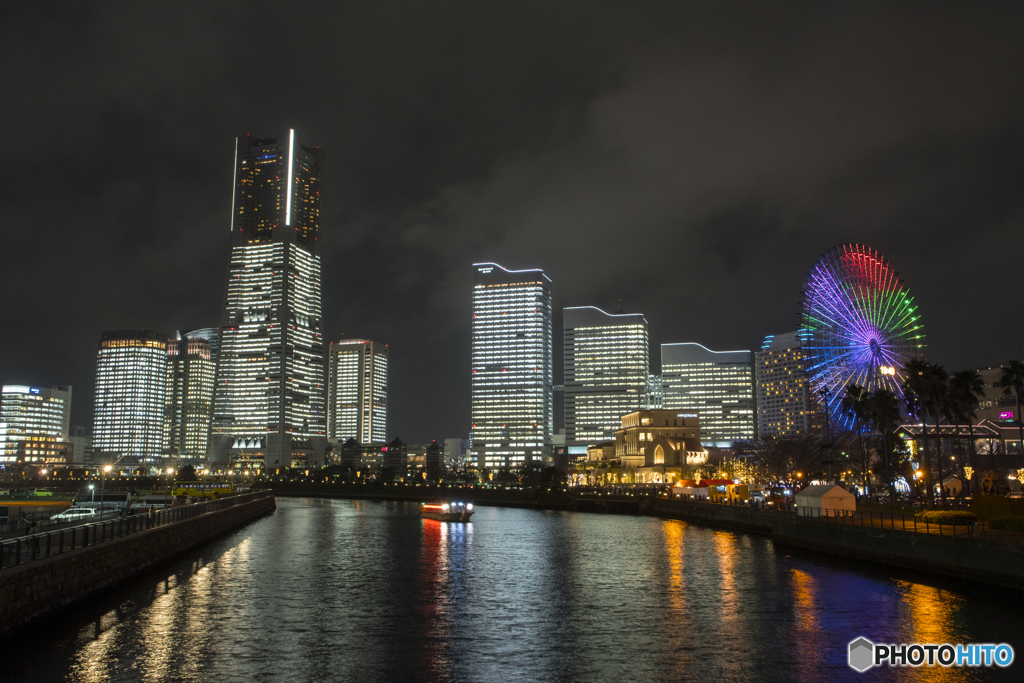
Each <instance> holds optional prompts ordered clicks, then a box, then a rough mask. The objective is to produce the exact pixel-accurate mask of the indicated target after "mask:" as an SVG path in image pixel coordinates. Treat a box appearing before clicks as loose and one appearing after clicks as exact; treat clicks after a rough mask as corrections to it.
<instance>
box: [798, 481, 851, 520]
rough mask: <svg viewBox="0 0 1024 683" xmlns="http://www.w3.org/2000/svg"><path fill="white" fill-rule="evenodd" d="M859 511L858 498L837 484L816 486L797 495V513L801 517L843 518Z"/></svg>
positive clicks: (809, 487)
mask: <svg viewBox="0 0 1024 683" xmlns="http://www.w3.org/2000/svg"><path fill="white" fill-rule="evenodd" d="M856 510H857V498H856V497H855V496H854V495H853V494H852V493H850V492H849V491H847V490H846V489H844V488H843V487H842V486H837V485H835V484H815V485H812V486H808V487H807V488H805V489H803V490H802V491H800V493H798V494H796V513H797V514H798V515H800V516H801V517H841V516H843V515H851V514H853V513H854V512H855V511H856Z"/></svg>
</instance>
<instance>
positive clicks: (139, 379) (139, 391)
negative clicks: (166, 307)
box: [92, 330, 167, 466]
mask: <svg viewBox="0 0 1024 683" xmlns="http://www.w3.org/2000/svg"><path fill="white" fill-rule="evenodd" d="M166 394H167V336H166V335H165V334H163V333H162V332H155V331H153V330H114V331H110V332H104V333H103V334H102V336H101V338H100V343H99V351H98V353H97V356H96V409H95V412H94V416H93V430H92V446H93V451H94V452H97V451H98V452H99V453H97V455H100V454H102V455H101V457H103V458H105V459H107V460H113V459H117V458H127V459H126V460H125V464H133V465H150V466H152V465H159V464H160V463H161V462H162V460H161V451H162V449H163V443H164V409H165V404H166Z"/></svg>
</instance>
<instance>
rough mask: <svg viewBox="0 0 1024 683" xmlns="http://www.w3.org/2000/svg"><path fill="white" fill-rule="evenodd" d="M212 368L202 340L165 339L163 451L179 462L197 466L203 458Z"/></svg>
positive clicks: (208, 349) (209, 351) (210, 355)
mask: <svg viewBox="0 0 1024 683" xmlns="http://www.w3.org/2000/svg"><path fill="white" fill-rule="evenodd" d="M215 367H216V366H215V362H214V360H213V350H212V348H211V345H210V342H209V341H207V340H206V339H204V338H202V337H199V336H196V337H191V338H190V337H188V336H186V337H184V338H182V336H181V335H180V334H179V335H178V336H177V338H176V339H169V340H168V341H167V399H166V404H165V407H164V449H163V452H164V455H165V456H167V457H169V458H173V459H174V460H175V461H176V462H177V463H178V464H179V465H185V464H192V465H200V464H202V463H203V462H205V460H206V449H207V443H208V442H209V438H210V416H211V415H212V407H213V375H214V368H215ZM189 461H191V462H189Z"/></svg>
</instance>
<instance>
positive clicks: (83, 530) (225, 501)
mask: <svg viewBox="0 0 1024 683" xmlns="http://www.w3.org/2000/svg"><path fill="white" fill-rule="evenodd" d="M272 495H273V494H272V493H270V492H269V491H258V492H256V493H246V494H243V495H238V496H227V497H224V498H219V499H217V500H212V501H209V502H206V503H195V504H192V505H183V506H181V507H175V508H165V509H163V510H158V511H156V512H155V513H154V514H152V515H149V514H136V515H131V516H129V517H124V518H120V519H112V520H110V521H107V522H96V523H93V524H83V525H80V526H73V527H68V528H65V529H60V530H59V531H48V532H43V533H38V534H33V535H31V536H22V537H20V538H15V539H12V540H9V541H4V542H2V543H0V570H4V569H10V568H11V567H16V566H18V565H20V564H25V563H26V562H34V561H35V560H41V559H44V558H47V557H51V556H53V555H59V554H60V553H66V552H70V551H72V550H75V549H76V548H84V547H85V546H90V545H95V544H97V543H102V542H103V541H109V540H111V539H114V538H120V537H122V536H128V535H131V534H135V533H138V532H140V531H145V530H147V529H154V528H156V527H158V526H164V525H167V524H174V523H176V522H181V521H183V520H186V519H191V518H193V517H198V516H199V515H204V514H206V513H207V512H215V511H217V510H223V509H226V508H229V507H233V506H235V505H241V504H242V503H248V502H250V501H253V500H257V499H259V498H264V497H266V496H272Z"/></svg>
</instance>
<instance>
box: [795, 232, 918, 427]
mask: <svg viewBox="0 0 1024 683" xmlns="http://www.w3.org/2000/svg"><path fill="white" fill-rule="evenodd" d="M800 318H801V319H800V328H801V329H800V336H801V340H802V342H803V343H802V345H803V348H804V351H805V353H806V354H807V374H808V377H809V379H810V388H811V391H812V392H813V394H814V397H815V398H816V399H818V401H819V404H820V402H821V399H822V398H824V399H825V402H826V403H827V409H828V413H829V418H830V419H831V420H832V421H833V424H837V425H842V426H845V427H847V428H849V427H850V426H851V424H850V423H851V422H852V418H850V417H848V416H846V415H844V414H843V411H842V410H841V408H840V406H841V404H842V400H843V395H844V394H845V392H846V387H847V386H849V385H852V384H857V385H860V386H861V387H863V388H864V389H865V391H875V390H878V389H887V390H889V391H891V392H892V393H893V394H895V395H896V396H897V397H898V398H902V397H903V381H904V379H905V377H906V373H905V367H906V364H907V362H908V361H909V360H911V359H912V358H920V357H922V355H923V354H924V349H925V343H924V328H923V326H922V324H921V316H920V314H919V313H918V312H917V306H915V305H914V299H913V297H912V296H911V295H910V292H909V291H908V290H907V287H906V286H905V285H904V284H903V282H902V280H900V277H899V275H898V274H897V273H896V272H895V271H894V270H893V269H892V267H891V266H890V265H889V262H888V261H887V260H886V259H885V257H884V256H882V255H881V254H879V253H878V252H877V251H875V250H873V249H870V248H868V247H865V246H863V245H859V244H844V245H842V246H839V247H835V248H833V249H830V250H829V251H827V252H826V253H825V254H824V255H823V256H822V257H821V259H819V260H818V262H817V263H816V264H814V267H813V268H812V269H811V272H810V274H809V275H808V276H807V282H806V284H805V285H804V297H803V306H802V311H801V316H800ZM901 402H902V401H901Z"/></svg>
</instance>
